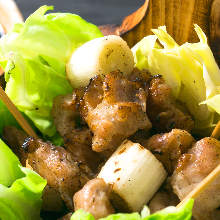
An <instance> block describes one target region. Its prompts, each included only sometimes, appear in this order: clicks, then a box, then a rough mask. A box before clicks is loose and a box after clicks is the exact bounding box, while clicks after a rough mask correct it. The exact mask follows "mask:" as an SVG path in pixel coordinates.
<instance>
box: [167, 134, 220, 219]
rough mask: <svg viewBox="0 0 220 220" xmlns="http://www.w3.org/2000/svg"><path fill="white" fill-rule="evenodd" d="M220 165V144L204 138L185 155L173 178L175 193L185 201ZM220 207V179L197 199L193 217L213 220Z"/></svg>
mask: <svg viewBox="0 0 220 220" xmlns="http://www.w3.org/2000/svg"><path fill="white" fill-rule="evenodd" d="M219 164H220V142H219V141H218V140H216V139H214V138H203V139H202V140H200V141H198V142H196V143H195V145H194V146H193V147H192V149H190V150H189V151H188V152H187V153H185V154H183V155H182V156H181V157H180V159H179V161H178V165H177V168H176V170H175V171H174V173H173V176H172V178H171V185H172V187H173V190H174V192H175V193H176V194H177V196H178V197H179V198H180V200H183V199H184V197H185V196H186V195H187V194H188V193H189V192H190V191H192V190H193V189H194V188H195V187H196V186H197V184H198V183H200V182H201V181H202V180H203V179H204V178H205V177H206V176H207V175H208V174H209V173H210V172H211V171H212V170H213V169H214V168H215V167H216V166H217V165H219ZM219 206H220V177H218V178H217V179H216V180H215V181H214V182H212V183H211V184H209V186H208V187H207V189H206V190H205V191H203V192H202V193H200V195H199V196H198V197H197V198H196V200H195V204H194V208H193V216H194V217H195V218H196V219H199V220H203V219H204V220H205V219H206V220H207V219H209V220H212V219H214V217H213V211H214V210H215V209H216V208H218V207H219Z"/></svg>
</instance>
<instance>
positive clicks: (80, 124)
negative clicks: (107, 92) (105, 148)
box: [52, 89, 102, 172]
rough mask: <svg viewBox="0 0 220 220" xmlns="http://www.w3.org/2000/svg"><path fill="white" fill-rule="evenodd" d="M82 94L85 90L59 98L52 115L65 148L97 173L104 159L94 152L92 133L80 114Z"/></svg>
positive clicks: (56, 99) (55, 101)
mask: <svg viewBox="0 0 220 220" xmlns="http://www.w3.org/2000/svg"><path fill="white" fill-rule="evenodd" d="M82 92H83V89H76V90H75V91H74V92H73V94H67V95H61V96H57V97H56V98H55V99H54V104H53V109H52V115H53V119H54V123H55V126H56V128H57V130H58V132H59V133H60V135H61V136H62V137H63V139H64V146H65V148H66V149H67V150H68V151H69V152H71V153H72V155H73V157H74V158H76V159H77V161H78V162H82V163H84V164H87V165H88V166H89V167H90V168H91V169H92V170H93V171H94V172H96V171H97V168H98V166H99V164H100V163H101V162H102V158H101V156H100V155H98V154H97V153H96V152H94V151H93V150H92V147H91V146H92V133H91V131H90V130H89V128H88V127H87V125H86V123H85V121H84V120H83V119H82V118H81V116H80V113H79V103H80V99H81V96H82ZM93 98H94V97H93Z"/></svg>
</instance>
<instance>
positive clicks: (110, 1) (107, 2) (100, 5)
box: [15, 0, 144, 25]
mask: <svg viewBox="0 0 220 220" xmlns="http://www.w3.org/2000/svg"><path fill="white" fill-rule="evenodd" d="M15 1H16V3H17V4H18V7H19V8H20V10H21V12H22V14H23V16H24V18H27V17H28V16H29V14H31V13H32V12H34V11H35V10H36V9H37V8H39V7H40V6H41V5H45V4H47V5H54V6H55V11H56V12H71V13H75V14H78V15H80V16H81V17H83V18H84V19H86V20H87V21H90V22H92V23H94V24H96V25H102V24H119V23H120V22H121V20H122V18H124V17H125V16H127V15H129V14H130V13H132V12H133V11H135V10H136V9H137V8H139V7H140V6H141V5H142V4H143V3H144V0H15Z"/></svg>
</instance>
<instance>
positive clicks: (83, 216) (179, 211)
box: [71, 199, 193, 220]
mask: <svg viewBox="0 0 220 220" xmlns="http://www.w3.org/2000/svg"><path fill="white" fill-rule="evenodd" d="M192 208H193V200H192V199H190V200H189V201H188V202H186V203H185V204H184V205H183V206H182V207H181V208H176V207H171V206H170V207H167V208H165V209H163V210H161V211H159V212H156V213H154V214H152V215H150V214H149V212H148V211H146V208H144V210H142V212H141V215H140V214H139V213H137V212H135V213H131V214H121V213H119V214H113V215H109V216H107V217H105V218H101V219H100V220H190V219H191V216H192ZM143 213H144V214H143ZM71 220H95V218H94V217H93V216H92V215H91V214H89V213H87V212H85V211H83V210H77V211H76V212H75V213H74V214H73V215H72V217H71Z"/></svg>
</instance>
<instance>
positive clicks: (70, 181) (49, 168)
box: [23, 138, 91, 209]
mask: <svg viewBox="0 0 220 220" xmlns="http://www.w3.org/2000/svg"><path fill="white" fill-rule="evenodd" d="M23 147H24V149H25V150H26V151H27V153H28V163H29V165H30V166H31V167H32V168H33V170H34V171H36V172H37V173H39V174H40V175H41V176H42V177H44V178H45V179H46V180H47V184H48V185H49V186H50V187H52V188H53V189H55V190H57V191H58V192H59V193H60V196H61V198H62V199H63V200H64V202H65V203H66V205H67V207H68V208H70V209H72V208H73V203H72V197H73V195H74V193H75V192H76V191H78V190H79V189H81V187H82V186H83V185H84V184H85V183H86V182H87V181H88V180H89V178H91V171H90V169H89V168H88V167H87V166H85V165H83V164H81V163H78V162H77V161H76V160H75V159H74V158H73V156H72V154H71V153H69V152H68V151H66V150H65V149H64V148H62V147H56V146H53V145H52V144H50V143H45V142H43V141H41V140H35V139H33V138H28V139H26V142H25V143H24V145H23Z"/></svg>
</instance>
